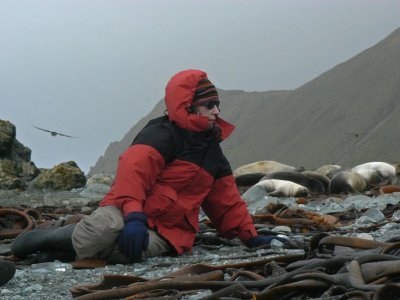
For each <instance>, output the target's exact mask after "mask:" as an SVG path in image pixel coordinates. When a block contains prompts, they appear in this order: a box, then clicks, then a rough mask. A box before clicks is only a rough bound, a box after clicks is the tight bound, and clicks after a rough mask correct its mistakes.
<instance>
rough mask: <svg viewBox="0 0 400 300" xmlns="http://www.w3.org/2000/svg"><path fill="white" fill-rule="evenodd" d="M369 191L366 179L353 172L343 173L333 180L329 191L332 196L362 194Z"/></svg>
mask: <svg viewBox="0 0 400 300" xmlns="http://www.w3.org/2000/svg"><path fill="white" fill-rule="evenodd" d="M366 189H367V182H366V181H365V179H364V177H362V176H361V175H360V174H358V173H356V172H353V171H348V170H347V171H341V172H339V173H337V174H336V175H335V176H333V178H332V179H331V182H330V184H329V191H330V192H331V193H332V194H352V193H362V192H364V191H365V190H366Z"/></svg>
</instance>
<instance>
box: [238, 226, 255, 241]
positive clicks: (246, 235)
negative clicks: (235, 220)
mask: <svg viewBox="0 0 400 300" xmlns="http://www.w3.org/2000/svg"><path fill="white" fill-rule="evenodd" d="M256 236H257V231H256V229H255V228H254V226H252V227H250V228H248V229H246V230H243V231H241V232H240V233H239V238H240V240H241V241H247V240H249V239H251V238H253V237H256Z"/></svg>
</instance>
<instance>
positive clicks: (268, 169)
mask: <svg viewBox="0 0 400 300" xmlns="http://www.w3.org/2000/svg"><path fill="white" fill-rule="evenodd" d="M278 171H294V172H295V171H303V170H299V169H297V168H295V167H292V166H289V165H285V164H282V163H280V162H277V161H273V160H260V161H257V162H253V163H250V164H247V165H243V166H241V167H239V168H237V169H235V170H234V171H233V176H234V177H235V178H236V177H238V176H240V175H244V174H251V173H262V174H264V175H265V174H267V173H273V172H278Z"/></svg>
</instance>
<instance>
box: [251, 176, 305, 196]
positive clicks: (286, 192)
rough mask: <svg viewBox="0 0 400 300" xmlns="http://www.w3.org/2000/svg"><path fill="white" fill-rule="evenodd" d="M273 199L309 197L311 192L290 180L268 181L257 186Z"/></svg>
mask: <svg viewBox="0 0 400 300" xmlns="http://www.w3.org/2000/svg"><path fill="white" fill-rule="evenodd" d="M256 186H260V187H262V188H263V189H264V190H265V192H266V193H267V194H268V195H270V196H273V197H308V195H309V191H308V189H307V188H306V187H304V186H302V185H300V184H297V183H295V182H292V181H289V180H280V179H266V180H262V181H260V182H259V183H257V184H256Z"/></svg>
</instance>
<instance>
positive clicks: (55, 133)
mask: <svg viewBox="0 0 400 300" xmlns="http://www.w3.org/2000/svg"><path fill="white" fill-rule="evenodd" d="M32 126H33V127H35V128H37V129H39V130H43V131H46V132H50V133H51V135H52V136H56V135H62V136H65V137H69V138H77V136H70V135H67V134H63V133H59V132H56V131H51V130H47V129H44V128H40V127H37V126H35V125H32Z"/></svg>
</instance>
